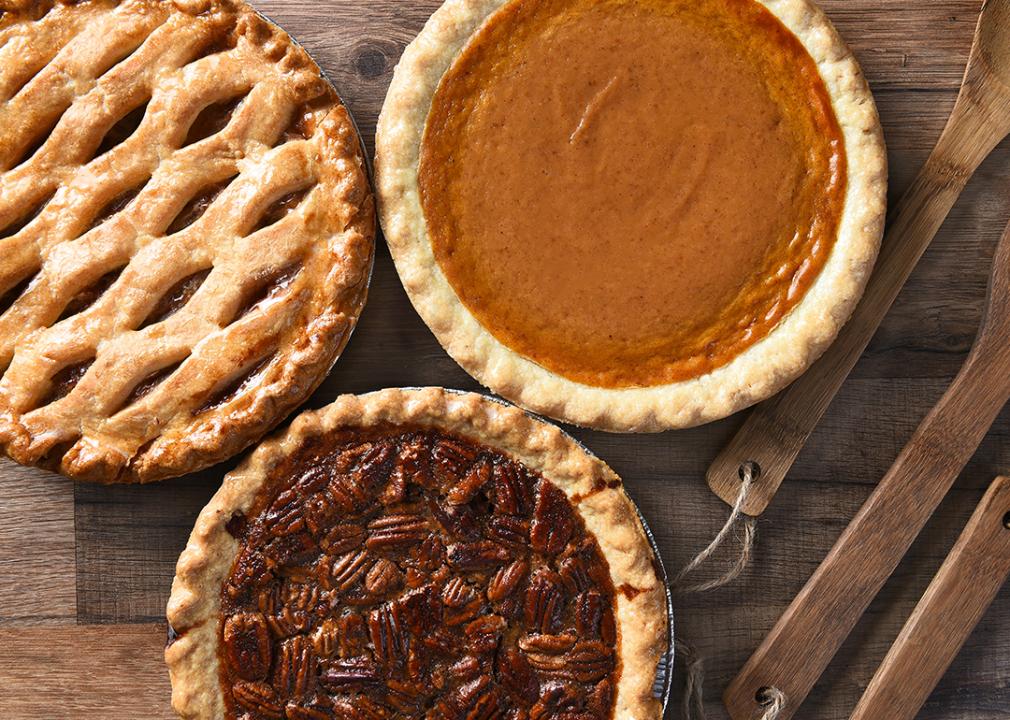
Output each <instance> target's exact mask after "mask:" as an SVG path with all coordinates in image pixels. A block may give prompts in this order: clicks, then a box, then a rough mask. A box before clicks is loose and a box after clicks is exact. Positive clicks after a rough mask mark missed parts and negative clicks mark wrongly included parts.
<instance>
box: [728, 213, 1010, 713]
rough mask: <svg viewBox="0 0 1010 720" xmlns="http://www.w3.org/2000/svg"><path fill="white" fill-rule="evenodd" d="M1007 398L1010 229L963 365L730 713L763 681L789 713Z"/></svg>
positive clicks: (734, 693) (736, 689) (752, 670)
mask: <svg viewBox="0 0 1010 720" xmlns="http://www.w3.org/2000/svg"><path fill="white" fill-rule="evenodd" d="M1008 399H1010V227H1008V228H1007V230H1006V232H1005V233H1004V234H1003V237H1002V238H1001V239H1000V242H999V245H998V246H997V247H996V255H995V257H994V258H993V267H992V273H991V275H990V277H989V296H988V298H987V300H986V309H985V314H984V316H983V320H982V325H981V327H980V328H979V331H978V336H977V337H976V338H975V344H974V346H973V347H972V350H971V352H970V353H969V355H968V359H967V360H966V361H965V363H964V366H963V367H962V368H961V372H960V373H959V374H958V376H957V377H956V378H955V379H954V382H953V383H952V384H951V386H950V387H949V388H948V389H947V392H946V393H945V394H944V396H943V397H942V398H941V399H940V401H939V402H938V403H937V404H936V406H935V407H934V408H933V409H932V410H931V411H930V413H929V415H927V416H926V419H925V420H923V422H922V424H921V425H920V426H919V428H918V430H916V432H915V435H913V436H912V439H911V440H910V441H909V443H908V445H906V446H905V449H904V450H902V451H901V454H900V455H899V456H898V459H897V460H896V461H895V463H894V465H892V466H891V469H890V470H889V471H888V473H887V475H885V476H884V478H883V479H882V480H881V481H880V484H879V485H878V486H877V487H876V489H875V490H874V491H873V493H872V494H871V495H870V497H869V498H868V499H867V501H866V502H865V503H864V505H863V507H862V508H860V510H859V512H858V513H857V514H856V517H855V518H854V519H853V520H852V522H851V523H850V524H849V526H848V528H846V530H845V532H844V533H842V536H841V537H840V538H839V539H838V541H837V542H836V543H835V546H834V547H833V548H832V549H831V552H830V553H829V554H828V556H827V558H825V560H824V562H822V563H821V565H820V567H819V568H817V570H816V571H815V572H814V574H813V577H811V578H810V580H809V581H808V582H807V584H806V586H805V587H804V588H803V589H802V590H801V591H800V593H799V595H797V596H796V598H795V599H794V600H793V602H792V604H791V605H790V606H789V608H788V609H787V610H786V611H785V614H783V616H782V617H781V618H780V619H779V621H778V623H777V624H776V625H775V627H774V628H772V631H771V633H769V635H768V637H766V638H765V640H764V642H763V643H762V644H761V646H760V647H759V648H758V649H757V651H756V652H755V653H754V655H752V656H751V658H750V660H748V661H747V663H746V664H745V665H744V667H743V669H742V670H741V671H740V674H739V675H738V676H737V677H736V678H735V679H734V680H733V682H732V683H730V685H729V688H728V689H727V690H726V695H725V697H724V700H725V702H726V707H727V709H728V710H729V714H730V715H731V716H732V717H733V718H734V719H735V720H749V719H750V718H751V717H753V715H754V713H755V711H756V710H759V706H760V704H761V703H760V700H759V698H761V697H768V696H769V695H770V693H768V692H767V688H774V689H777V690H778V691H780V692H781V693H784V694H785V698H786V708H785V710H784V711H782V712H780V713H779V715H778V716H777V720H787V718H790V717H792V715H793V713H794V712H795V711H796V708H797V707H799V705H800V704H801V703H802V702H803V700H804V699H805V698H806V696H807V693H808V692H810V689H811V688H812V687H813V686H814V683H816V682H817V679H818V678H819V677H820V675H821V673H822V672H823V671H824V668H826V667H827V665H828V663H829V662H830V661H831V658H832V657H834V655H835V653H836V652H837V651H838V648H839V647H840V646H841V644H842V642H843V641H844V640H845V638H846V637H847V636H848V635H849V633H850V632H851V630H852V628H853V627H854V626H855V624H856V622H857V621H858V620H859V618H860V616H862V614H863V612H865V610H866V607H867V605H869V604H870V601H871V600H872V599H873V597H874V596H875V595H876V594H877V592H878V591H879V590H880V588H881V586H883V584H884V582H885V581H886V580H887V578H888V577H889V576H890V575H891V573H892V572H894V568H895V567H897V565H898V562H899V561H900V560H901V558H902V557H903V556H904V555H905V553H906V552H907V551H908V548H909V546H910V545H911V544H912V541H913V540H915V538H916V536H917V535H918V534H919V532H920V531H921V530H922V527H923V526H924V525H925V524H926V521H927V520H928V519H929V517H930V516H931V515H932V514H933V512H934V511H935V510H936V506H937V505H939V504H940V501H941V500H942V499H943V497H944V495H946V494H947V491H948V490H949V489H950V486H951V485H952V484H953V483H954V480H955V479H956V478H957V476H958V474H959V473H960V472H961V470H962V469H963V468H964V466H965V465H966V464H967V462H968V460H969V459H970V458H971V456H972V455H973V454H974V452H975V450H976V449H977V448H978V446H979V443H981V442H982V438H983V437H985V434H986V432H987V431H988V429H989V427H990V426H991V425H992V423H993V421H994V420H995V419H996V416H997V415H998V414H999V412H1000V410H1001V409H1002V408H1003V406H1004V405H1005V404H1006V403H1007V400H1008Z"/></svg>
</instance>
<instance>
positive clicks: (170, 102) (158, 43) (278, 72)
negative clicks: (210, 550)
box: [0, 0, 375, 482]
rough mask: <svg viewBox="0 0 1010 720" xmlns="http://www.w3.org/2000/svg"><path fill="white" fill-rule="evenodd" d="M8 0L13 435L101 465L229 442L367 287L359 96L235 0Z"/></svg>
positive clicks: (3, 215)
mask: <svg viewBox="0 0 1010 720" xmlns="http://www.w3.org/2000/svg"><path fill="white" fill-rule="evenodd" d="M0 7H2V10H0V254H2V256H3V258H4V261H3V263H2V264H0V451H2V452H4V453H6V454H7V455H9V456H10V457H12V458H13V459H15V460H17V461H18V462H21V463H24V464H27V465H39V466H43V467H48V468H52V469H54V470H58V471H59V472H61V473H63V474H65V475H68V476H70V477H74V478H80V479H86V480H96V481H102V482H146V481H150V480H157V479H161V478H165V477H172V476H176V475H181V474H184V473H187V472H191V471H193V470H197V469H200V468H203V467H206V466H208V465H211V464H213V463H216V462H219V461H221V460H224V459H225V458H228V457H231V456H232V455H234V454H236V453H238V452H239V451H241V450H243V449H244V448H246V447H247V446H249V445H250V444H252V443H254V442H256V441H257V440H259V439H260V438H261V437H262V436H263V435H264V434H265V433H266V432H267V431H268V430H270V429H271V428H272V427H274V426H275V425H276V424H277V423H278V422H280V421H281V420H282V419H283V418H284V417H285V416H286V415H287V414H288V413H289V412H290V411H291V410H292V409H294V408H295V407H296V406H297V405H299V404H300V403H301V402H303V401H304V400H305V399H306V398H307V397H308V395H309V394H310V393H311V392H312V391H313V390H314V389H315V388H316V386H318V384H319V383H320V382H321V381H322V379H323V377H324V376H325V375H326V373H327V372H328V371H329V369H330V368H331V367H332V365H333V363H334V361H335V360H336V358H337V356H338V355H339V353H340V351H341V349H342V348H343V347H344V344H345V343H346V341H347V338H348V336H349V334H350V332H351V330H352V329H353V327H354V325H355V322H356V320H357V318H358V314H359V312H360V310H361V307H362V305H363V303H364V301H365V295H366V289H367V285H368V278H369V273H370V269H371V263H372V257H373V248H374V225H375V222H374V208H373V205H374V203H373V200H372V194H371V190H370V186H369V182H368V176H367V173H366V166H365V158H364V155H363V152H362V150H361V143H360V139H359V137H358V133H357V131H356V130H355V128H354V125H353V123H352V121H351V118H350V116H349V114H348V112H347V110H346V109H345V108H344V106H343V105H342V104H341V103H340V101H339V99H338V98H337V95H336V93H335V91H334V90H333V88H332V87H331V86H330V85H329V83H328V82H326V81H325V80H324V78H323V77H322V75H321V74H320V71H319V68H318V67H317V66H316V64H315V63H314V62H313V61H312V60H311V59H310V58H309V57H308V55H306V53H305V51H304V50H302V49H301V48H300V47H299V46H298V45H297V44H295V43H294V41H292V40H291V38H290V37H288V36H287V35H286V34H285V33H284V32H283V31H282V30H281V29H280V28H278V27H276V26H275V25H273V24H271V23H270V22H268V21H267V20H265V19H263V18H262V17H261V16H259V15H257V14H256V13H255V12H253V11H252V10H251V9H250V8H249V7H248V6H247V5H245V4H243V3H241V2H233V1H232V0H174V1H173V2H167V1H164V0H82V1H80V2H70V1H69V0H60V1H56V2H53V1H51V0H48V1H47V0H18V1H16V2H13V3H12V2H7V3H3V4H2V5H0Z"/></svg>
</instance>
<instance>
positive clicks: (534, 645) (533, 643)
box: [518, 633, 578, 655]
mask: <svg viewBox="0 0 1010 720" xmlns="http://www.w3.org/2000/svg"><path fill="white" fill-rule="evenodd" d="M577 641H578V637H576V636H575V635H571V634H568V633H566V634H563V635H524V636H523V637H521V638H519V643H518V644H519V649H520V650H522V651H523V652H525V653H527V654H532V653H538V654H540V655H563V654H564V653H566V652H568V651H569V650H571V649H572V648H573V647H575V643H576V642H577Z"/></svg>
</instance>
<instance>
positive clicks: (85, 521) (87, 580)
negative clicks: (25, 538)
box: [76, 466, 230, 624]
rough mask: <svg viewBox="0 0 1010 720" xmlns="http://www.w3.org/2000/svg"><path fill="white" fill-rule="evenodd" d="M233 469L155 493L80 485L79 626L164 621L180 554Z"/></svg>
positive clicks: (206, 473) (149, 489)
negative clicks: (206, 507) (209, 502)
mask: <svg viewBox="0 0 1010 720" xmlns="http://www.w3.org/2000/svg"><path fill="white" fill-rule="evenodd" d="M228 467H230V466H225V467H222V468H218V469H214V468H212V469H210V470H207V471H204V472H202V473H197V474H195V475H191V476H189V477H186V478H182V479H179V480H174V481H171V482H166V483H161V484H158V485H150V486H128V485H126V486H112V487H102V486H97V485H86V484H80V485H78V487H77V488H76V503H77V587H78V607H77V617H78V621H79V622H81V623H85V624H87V623H140V622H160V621H161V620H163V619H164V617H165V604H166V603H167V602H168V594H169V591H170V589H171V585H172V577H174V576H175V563H176V561H177V560H178V559H179V553H181V552H182V550H183V548H184V547H186V540H187V539H188V538H189V533H190V530H192V528H193V523H194V522H195V521H196V516H197V515H198V514H199V513H200V510H201V509H202V508H203V506H204V505H206V504H207V501H208V500H209V499H210V496H211V495H212V494H213V493H214V491H215V490H216V489H217V486H218V484H219V483H220V479H221V478H222V477H223V476H224V473H225V472H226V471H227V468H228Z"/></svg>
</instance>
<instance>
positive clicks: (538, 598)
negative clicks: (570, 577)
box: [523, 568, 564, 634]
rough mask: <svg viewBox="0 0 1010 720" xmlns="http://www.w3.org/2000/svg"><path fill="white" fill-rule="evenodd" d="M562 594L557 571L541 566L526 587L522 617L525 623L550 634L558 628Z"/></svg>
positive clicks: (562, 601) (562, 600)
mask: <svg viewBox="0 0 1010 720" xmlns="http://www.w3.org/2000/svg"><path fill="white" fill-rule="evenodd" d="M563 604H564V595H563V594H562V592H561V587H560V578H559V577H558V576H557V573H555V572H552V571H551V570H547V569H546V568H541V569H539V570H537V572H536V573H535V574H534V575H533V577H532V578H530V582H529V585H528V586H527V587H526V599H525V603H524V606H523V617H524V619H525V620H526V625H527V626H528V627H530V628H532V629H534V630H537V631H539V632H541V633H545V634H550V633H553V632H555V631H556V630H558V629H559V627H558V626H559V624H560V620H561V617H560V615H561V609H562V606H563Z"/></svg>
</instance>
